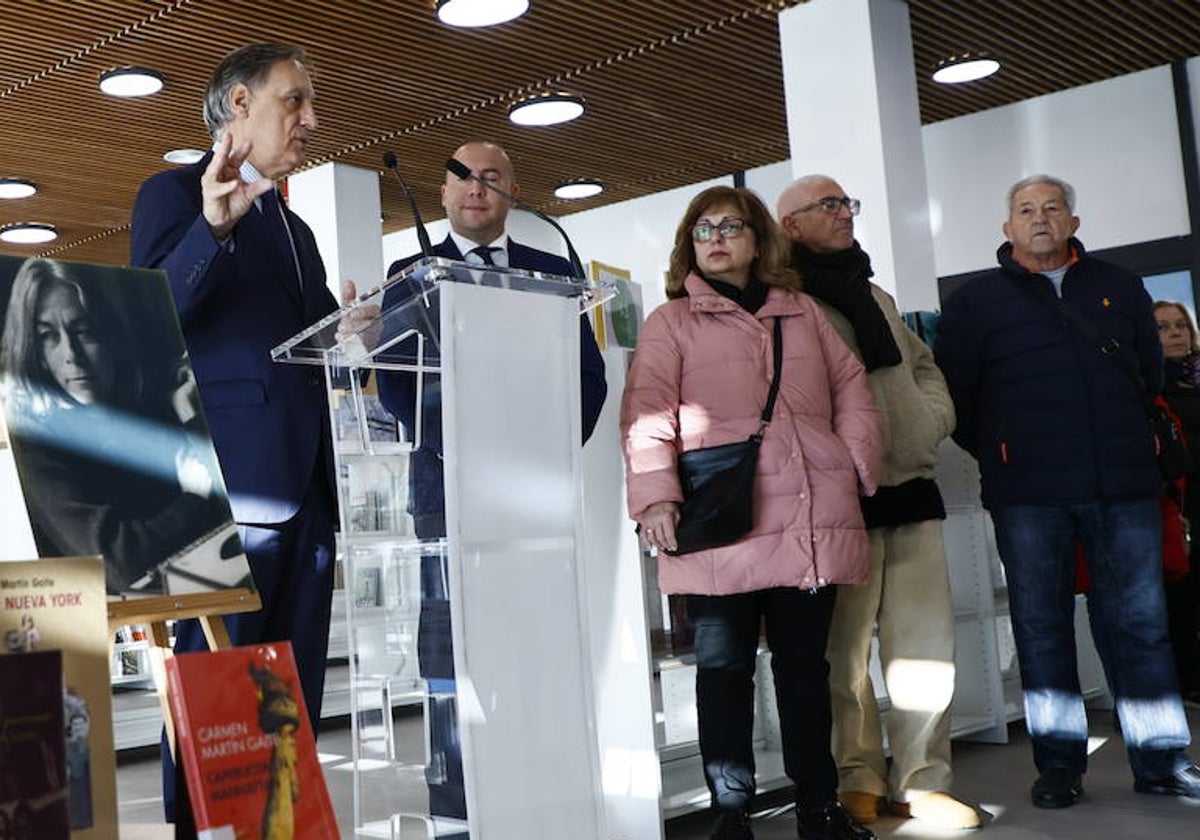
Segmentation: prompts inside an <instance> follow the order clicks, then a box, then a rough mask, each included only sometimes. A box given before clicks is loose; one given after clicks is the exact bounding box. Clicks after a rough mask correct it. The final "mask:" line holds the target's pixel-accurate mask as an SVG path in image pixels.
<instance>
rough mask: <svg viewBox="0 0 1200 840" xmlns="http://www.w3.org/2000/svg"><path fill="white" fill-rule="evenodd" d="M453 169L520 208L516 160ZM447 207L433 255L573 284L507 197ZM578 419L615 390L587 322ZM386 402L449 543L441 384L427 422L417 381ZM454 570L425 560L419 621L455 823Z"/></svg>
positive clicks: (449, 813) (422, 662) (425, 524)
mask: <svg viewBox="0 0 1200 840" xmlns="http://www.w3.org/2000/svg"><path fill="white" fill-rule="evenodd" d="M452 157H453V159H455V160H457V161H458V162H459V163H461V164H462V165H463V166H465V167H466V168H467V169H469V170H470V171H471V173H472V174H473V175H475V176H476V177H477V178H479V179H481V180H483V181H487V182H489V183H491V184H494V185H495V186H497V187H499V188H500V189H501V190H503V191H504V192H506V193H509V194H510V195H512V196H514V197H516V198H518V199H519V198H520V196H521V187H520V184H518V183H517V180H516V173H515V171H514V168H513V163H512V160H511V159H510V158H509V156H508V153H507V152H506V151H505V150H504V149H503V148H502V147H501V146H499V145H498V144H496V143H492V142H488V141H482V140H476V141H471V142H468V143H464V144H463V145H461V146H459V147H458V148H457V149H455V150H454V153H453V155H452ZM441 193H442V207H443V208H444V209H445V210H446V219H447V221H449V223H450V232H449V233H448V234H447V235H446V238H445V239H444V240H442V241H441V242H439V243H437V244H435V245H434V246H433V256H436V257H445V258H447V259H451V260H461V261H463V262H466V263H469V264H471V265H479V266H484V265H497V266H502V267H511V268H520V269H525V270H527V271H542V272H546V273H547V274H558V275H564V276H570V275H571V274H572V269H571V264H570V263H569V262H567V260H565V259H563V258H562V257H560V256H558V255H557V254H551V253H547V252H545V251H539V250H537V249H536V248H531V247H529V246H527V245H522V244H520V243H519V242H516V241H515V240H514V239H513V238H512V237H510V236H509V235H508V232H507V229H506V222H507V219H508V212H509V210H510V209H511V204H510V203H509V201H508V200H507V199H506V198H504V197H503V196H501V195H499V194H497V193H496V192H493V191H492V190H489V189H487V188H486V187H484V186H483V185H482V184H481V183H479V181H477V180H474V179H464V178H460V177H459V176H458V175H456V174H454V173H453V172H449V171H448V172H447V173H446V176H445V181H444V182H443V183H442V188H441ZM421 257H422V254H412V255H410V256H408V257H406V258H405V259H402V260H397V261H396V262H394V263H392V265H391V267H390V268H388V272H387V276H388V277H392V276H394V275H396V274H398V273H399V272H400V271H402V270H404V269H405V268H407V267H408V266H409V265H410V264H412V263H414V262H416V261H417V260H419V259H420V258H421ZM404 293H405V290H404V289H401V288H400V287H398V286H393V287H392V290H389V291H388V293H387V294H388V296H387V298H385V303H384V309H388V308H390V307H391V306H394V305H395V303H396V302H397V301H398V299H399V298H398V295H400V294H404ZM579 372H580V416H581V421H582V427H583V441H581V443H582V442H584V441H586V440H587V439H588V438H589V437H590V436H591V434H592V430H593V428H595V425H596V421H597V420H598V419H599V417H600V409H601V407H602V406H603V405H604V398H605V396H606V394H607V390H608V386H607V384H606V383H605V379H604V359H603V357H601V355H600V350H599V349H598V347H597V346H596V339H595V336H594V335H593V333H592V328H591V324H590V323H589V321H588V319H587V318H586V317H581V318H580V321H579ZM377 381H378V386H379V398H380V400H381V401H382V402H383V405H384V407H385V408H387V410H388V411H390V412H391V413H392V414H394V415H395V416H396V418H397V419H398V420H399V421H400V422H401V423H402V424H403V425H404V427H405V428H406V430H408V432H409V434H410V435H411V434H412V432H413V429H414V428H415V426H416V424H417V423H418V422H419V423H420V424H421V429H422V433H423V434H422V438H421V440H422V442H421V446H420V448H418V449H416V450H414V451H413V453H412V456H411V461H410V467H409V501H408V507H409V513H411V514H412V517H413V528H414V530H415V531H416V535H417V537H418V538H420V539H422V540H437V539H439V538H441V537H444V536H445V535H446V510H445V493H444V484H443V473H442V431H441V426H442V397H441V387H440V382H439V377H437V376H431V375H424V382H423V383H422V385H423V388H422V390H421V392H420V393H421V394H422V404H421V407H420V412H421V414H420V417H418V416H417V413H416V395H417V393H418V390H417V375H416V374H411V373H400V372H395V371H379V372H378V380H377ZM447 578H448V569H447V567H446V564H445V558H444V557H443V556H441V555H439V554H427V555H425V556H423V557H422V558H421V612H420V619H419V622H420V623H419V625H418V630H417V659H418V667H419V670H420V674H421V676H422V677H423V678H424V679H425V680H426V683H427V685H428V690H429V697H428V704H427V706H426V708H427V710H428V717H427V726H428V734H429V751H430V759H429V763H428V766H427V767H426V771H425V776H426V781H427V782H428V785H429V812H430V814H432V815H434V816H437V817H449V818H452V819H456V820H465V819H466V818H467V805H466V794H465V789H464V787H463V766H462V746H461V744H460V742H459V737H458V725H457V722H458V705H457V699H456V694H455V687H456V684H455V672H454V651H453V648H452V645H451V637H450V599H449V595H448V593H447V591H446V580H447ZM459 836H461V837H464V838H465V837H466V836H467V835H466V834H465V833H464V834H462V835H448V836H446V840H454V838H457V837H459Z"/></svg>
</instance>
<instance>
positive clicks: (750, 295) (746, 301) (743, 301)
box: [700, 274, 767, 315]
mask: <svg viewBox="0 0 1200 840" xmlns="http://www.w3.org/2000/svg"><path fill="white" fill-rule="evenodd" d="M700 276H701V277H704V275H703V274H701V275H700ZM704 282H705V283H707V284H708V285H710V286H712V288H713V291H714V292H716V293H717V294H719V295H720V296H721V297H726V298H729V299H730V300H731V301H733V302H734V303H736V304H737V305H738V306H740V307H742V309H745V310H746V311H747V312H749V313H750V314H751V315H753V314H754V313H755V312H757V311H758V310H759V308H760V307H761V306H762V305H763V304H764V303H766V301H767V284H766V283H764V282H763V281H761V280H759V279H758V278H757V277H751V278H750V282H749V283H747V284H746V288H745V289H739V288H738V287H737V286H735V285H733V284H732V283H726V282H725V281H724V280H714V279H713V278H711V277H704Z"/></svg>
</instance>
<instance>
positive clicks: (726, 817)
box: [621, 187, 883, 840]
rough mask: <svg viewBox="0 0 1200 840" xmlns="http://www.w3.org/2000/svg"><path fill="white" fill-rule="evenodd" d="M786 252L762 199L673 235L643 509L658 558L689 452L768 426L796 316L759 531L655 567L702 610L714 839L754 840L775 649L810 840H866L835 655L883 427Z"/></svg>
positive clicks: (625, 424)
mask: <svg viewBox="0 0 1200 840" xmlns="http://www.w3.org/2000/svg"><path fill="white" fill-rule="evenodd" d="M788 254H789V248H788V245H787V243H786V240H785V239H784V238H783V236H782V234H781V233H780V231H779V230H778V228H777V227H776V226H775V223H774V221H773V220H772V219H771V217H770V214H769V213H768V211H767V209H766V208H765V207H764V206H763V204H762V202H761V201H760V200H759V198H758V197H757V196H756V195H755V194H754V193H752V192H750V191H749V190H745V189H737V188H732V187H713V188H710V189H708V190H705V191H704V192H702V193H700V194H699V195H698V196H696V198H695V199H693V200H692V202H691V204H690V205H689V206H688V209H687V212H686V214H685V215H684V218H683V220H682V221H681V223H680V225H679V228H678V230H677V231H676V235H675V247H674V250H673V251H672V254H671V269H670V275H669V279H668V281H667V296H668V297H669V298H671V300H669V301H668V302H667V303H666V304H664V305H663V306H661V307H659V308H658V309H656V310H655V311H654V312H653V313H651V315H650V317H649V318H647V319H646V323H645V325H644V327H643V330H642V334H641V338H640V339H639V341H638V348H637V352H636V353H635V355H634V359H633V364H632V367H631V369H630V372H629V377H628V382H627V385H626V388H625V394H624V398H623V401H622V405H621V427H622V432H623V437H624V449H625V460H626V479H627V484H628V503H629V511H630V514H631V516H632V518H633V519H635V520H637V522H638V524H639V525H640V526H641V529H642V534H643V537H644V538H645V539H646V541H647V542H648V543H649V544H650V545H651V546H653V547H656V548H660V549H663V548H665V549H671V550H673V549H674V548H675V547H676V543H675V526H676V523H677V522H678V518H679V503H680V502H681V501H682V500H683V493H682V491H681V489H680V483H679V476H678V472H677V468H676V460H677V456H678V454H679V453H680V452H684V451H687V450H691V449H697V448H703V447H710V446H717V445H720V444H725V443H732V442H734V441H741V440H745V439H746V438H747V437H749V436H750V435H751V434H752V433H753V432H754V431H755V430H756V429H757V428H758V425H759V415H760V414H761V412H762V410H763V406H764V405H765V403H766V399H767V393H768V391H769V389H770V383H771V378H772V376H773V374H774V370H773V360H772V342H773V340H774V339H773V335H772V332H773V329H774V322H775V320H776V319H782V328H783V366H782V374H781V377H780V386H779V396H778V401H777V402H776V405H775V411H774V414H773V416H772V419H771V423H770V425H769V426H768V427H767V430H766V433H765V435H764V437H763V441H762V447H761V450H760V453H759V460H758V471H757V474H756V476H755V485H754V526H753V528H752V530H751V531H750V533H748V534H747V535H746V536H744V537H743V538H741V539H740V540H739V541H737V542H736V543H734V544H732V545H728V546H723V547H720V548H714V549H709V550H706V551H699V552H695V553H692V554H685V555H680V556H677V557H671V556H667V555H664V554H662V553H660V554H659V558H658V563H659V585H660V588H661V589H662V591H664V592H668V593H679V594H686V595H687V596H688V599H687V603H688V613H689V616H690V617H691V619H692V622H693V624H694V625H695V628H696V664H697V676H696V702H697V710H698V714H699V722H700V749H701V755H702V758H703V761H704V768H705V776H706V778H707V780H708V785H709V789H710V791H711V793H712V799H713V805H714V807H715V808H717V809H718V814H719V815H718V822H717V827H716V829H715V830H714V833H713V835H712V836H713V837H714V838H751V837H753V835H752V833H751V829H750V824H749V820H748V817H747V812H748V808H749V803H750V797H751V795H752V794H753V792H754V789H755V783H754V758H753V750H752V746H751V732H752V727H753V720H754V717H753V714H754V712H753V696H754V688H753V678H754V663H755V658H756V654H757V648H758V638H759V627H760V625H761V624H762V623H763V620H764V619H765V623H766V631H767V643H768V645H769V647H770V649H771V652H772V670H773V672H774V675H775V687H776V703H777V705H778V707H779V713H780V724H781V730H782V736H783V737H782V740H783V750H784V763H785V769H786V771H787V773H788V775H789V777H791V779H792V780H793V781H794V782H795V783H796V787H797V814H798V817H799V821H800V826H799V829H800V835H799V836H800V837H801V838H856V839H857V840H861V838H869V837H872V836H873V835H872V834H871V833H870V832H869V831H867V829H864V828H862V827H861V826H859V825H857V824H856V823H854V822H853V820H851V819H850V817H849V816H848V815H847V814H846V813H845V812H844V811H842V809H841V807H840V806H839V805H838V804H837V771H836V768H835V766H834V763H833V759H832V757H831V755H830V750H829V743H830V742H829V738H830V709H829V688H828V681H827V673H828V668H827V666H826V663H825V642H826V637H827V635H828V630H829V621H830V617H831V615H832V610H833V599H834V588H833V586H832V585H833V584H851V583H862V582H863V581H864V580H865V578H866V572H867V535H866V531H865V530H864V528H863V520H862V514H861V511H860V507H859V502H858V496H859V494H860V493H862V494H866V495H870V494H871V493H873V492H874V491H875V486H876V482H877V479H878V476H879V473H880V469H881V463H882V456H883V430H882V425H883V424H882V417H881V415H880V413H879V411H878V410H877V409H876V407H875V404H874V402H873V400H872V398H871V394H870V391H869V389H868V387H867V381H866V375H865V373H864V371H863V367H862V365H861V364H860V363H859V361H858V360H857V358H856V357H855V356H854V354H853V353H852V352H851V351H850V350H849V348H847V347H846V345H845V344H844V343H843V342H842V340H841V339H840V338H838V336H837V334H836V333H835V332H834V330H833V328H832V327H831V326H830V324H829V323H828V322H827V321H826V319H825V316H824V315H822V314H821V311H820V309H819V307H818V306H817V305H816V304H815V303H814V302H813V300H812V299H811V298H809V297H808V296H806V295H804V294H802V293H800V292H799V288H800V281H799V278H798V277H796V276H795V275H794V274H793V273H792V272H791V271H790V270H788V268H787V260H788Z"/></svg>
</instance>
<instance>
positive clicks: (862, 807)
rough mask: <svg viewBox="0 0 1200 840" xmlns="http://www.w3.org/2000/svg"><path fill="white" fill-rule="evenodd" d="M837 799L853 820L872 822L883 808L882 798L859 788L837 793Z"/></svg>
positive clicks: (877, 817)
mask: <svg viewBox="0 0 1200 840" xmlns="http://www.w3.org/2000/svg"><path fill="white" fill-rule="evenodd" d="M838 801H839V802H841V803H842V807H843V808H845V809H846V813H848V814H849V815H850V816H852V817H854V820H855V822H860V823H864V824H866V823H873V822H875V820H877V819H879V812H880V811H882V810H883V805H884V798H883V797H882V796H878V795H876V794H874V793H866V792H864V791H861V790H848V791H846V792H845V793H839V794H838Z"/></svg>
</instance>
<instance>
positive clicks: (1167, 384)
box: [1163, 350, 1200, 390]
mask: <svg viewBox="0 0 1200 840" xmlns="http://www.w3.org/2000/svg"><path fill="white" fill-rule="evenodd" d="M1163 372H1164V373H1165V377H1164V390H1166V389H1172V388H1173V389H1184V388H1191V389H1200V354H1198V353H1196V351H1195V350H1193V351H1192V352H1190V353H1188V354H1187V355H1186V356H1184V357H1183V358H1182V359H1163Z"/></svg>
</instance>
